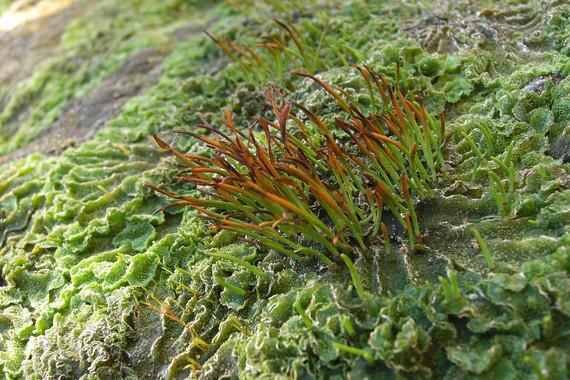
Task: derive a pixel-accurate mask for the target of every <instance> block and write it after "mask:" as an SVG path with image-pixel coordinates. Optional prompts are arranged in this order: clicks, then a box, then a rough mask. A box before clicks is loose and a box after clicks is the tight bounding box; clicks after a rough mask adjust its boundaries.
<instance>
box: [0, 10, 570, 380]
mask: <svg viewBox="0 0 570 380" xmlns="http://www.w3.org/2000/svg"><path fill="white" fill-rule="evenodd" d="M73 6H75V7H80V8H77V9H76V11H74V12H75V13H71V12H70V13H69V17H71V18H70V19H67V20H66V25H67V26H66V27H65V29H64V30H63V31H62V34H61V36H60V38H59V40H58V43H57V47H56V48H54V51H53V52H52V53H51V54H49V55H45V56H43V57H42V60H41V61H39V62H38V63H37V65H35V66H34V67H33V69H32V70H31V71H30V72H27V73H25V75H24V74H22V75H21V79H19V80H18V82H17V83H10V84H9V85H8V84H5V83H4V84H2V86H1V87H0V153H2V156H0V159H1V161H0V162H2V166H1V168H0V269H1V276H0V369H1V371H0V372H1V373H3V374H4V377H5V378H7V379H8V378H31V379H46V378H84V379H87V378H89V379H91V378H93V379H95V378H100V379H110V378H115V379H117V378H129V379H138V378H141V379H142V378H194V377H196V378H207V379H218V378H243V379H260V378H261V379H262V378H267V379H280V378H283V379H285V378H323V379H325V378H331V379H333V378H334V379H345V378H361V379H365V378H366V379H396V378H397V379H408V378H410V379H412V378H413V379H415V378H418V379H420V378H423V379H425V378H445V379H454V378H462V379H471V378H477V379H498V378H500V379H515V378H516V379H565V378H568V377H569V375H570V371H569V365H570V363H569V354H570V353H569V349H570V337H569V334H570V318H569V317H570V293H569V292H568V289H570V281H569V277H568V271H569V270H570V257H569V251H568V250H569V247H570V229H569V227H568V226H569V225H570V192H569V191H568V181H569V179H570V176H569V174H568V173H569V172H570V166H569V165H568V160H569V157H570V135H569V134H570V96H569V94H570V79H569V77H568V74H569V73H570V11H569V9H568V4H566V2H564V1H554V0H550V1H504V2H501V3H500V4H498V3H495V2H488V1H459V2H457V1H454V2H452V1H404V2H400V1H374V2H372V1H362V0H353V1H334V0H328V1H326V0H313V1H307V2H302V1H293V0H283V1H273V0H265V1H261V0H258V1H254V2H251V1H245V0H244V1H237V0H235V1H226V2H224V1H178V0H167V1H162V0H161V1H158V0H152V1H148V0H147V1H137V0H125V1H121V2H116V1H110V0H108V1H98V2H92V1H87V0H85V1H78V2H76V4H74V5H73ZM81 7H84V8H81ZM65 15H66V14H65V13H61V14H60V16H59V17H64V16H65ZM72 15H73V16H72ZM54 17H56V16H54ZM66 17H67V16H66ZM274 19H275V20H277V21H275V20H274ZM288 23H290V24H288ZM283 25H286V27H283ZM24 27H25V26H22V27H21V28H24ZM287 28H289V29H287ZM202 30H207V31H208V33H209V34H210V36H211V37H210V36H208V35H206V34H205V33H202ZM287 30H290V32H288V31H287ZM24 32H26V31H25V30H23V29H18V30H12V31H5V32H2V33H5V34H4V35H3V37H2V38H4V39H6V41H8V40H9V39H10V38H14V40H13V41H20V42H21V41H23V40H17V39H16V36H20V35H23V34H22V33H24ZM27 32H29V33H32V31H27ZM18 33H20V34H18ZM24 34H25V33H24ZM292 35H293V36H296V37H297V38H298V41H296V40H294V39H293V38H292V37H291V36H292ZM272 38H273V39H272ZM216 41H217V43H216ZM227 41H229V42H227ZM276 41H277V42H276ZM296 42H298V43H299V45H300V46H302V48H299V45H297V44H296ZM278 43H282V44H283V49H281V48H280V47H279V44H278ZM232 44H235V45H232ZM224 47H225V48H226V50H224ZM248 49H250V50H251V51H252V52H253V53H254V54H252V53H251V52H250V50H248ZM303 49H304V50H303ZM240 51H241V52H240ZM228 52H229V53H231V55H233V57H231V56H230V54H228ZM350 64H356V65H359V66H361V67H364V65H366V66H368V67H370V68H371V70H374V71H375V72H378V73H381V74H382V75H383V76H384V77H386V78H387V80H388V81H389V84H390V85H392V86H394V85H395V84H396V83H397V84H398V85H399V86H401V88H402V89H403V90H404V91H405V92H406V94H407V95H410V96H411V95H412V94H416V95H421V97H422V99H423V104H424V105H425V108H426V110H427V112H429V113H430V114H433V115H438V114H440V113H443V115H444V117H445V122H446V123H445V124H446V130H447V131H452V132H453V134H452V135H450V136H449V150H448V155H447V157H446V166H445V170H443V171H442V173H438V176H437V180H436V181H434V182H433V183H432V184H430V185H431V187H432V189H433V192H434V194H435V196H434V197H433V198H432V197H427V198H425V199H420V198H419V197H418V196H417V194H412V195H413V198H414V199H413V202H414V206H415V207H414V208H415V212H416V214H417V218H418V221H419V228H420V230H421V237H419V240H418V242H420V243H421V249H413V247H410V241H409V237H408V233H407V231H406V230H405V229H404V228H403V227H402V225H401V223H400V222H399V221H398V220H397V217H395V216H394V215H393V213H391V212H390V210H388V209H387V208H386V210H385V212H384V215H383V219H382V221H383V222H384V223H385V224H386V226H387V233H388V239H383V238H382V236H381V234H379V235H378V237H377V238H376V239H367V240H366V241H365V242H366V247H365V249H361V248H358V247H356V250H355V251H354V252H351V253H350V257H351V258H352V261H353V262H354V266H355V269H356V272H357V273H358V276H359V278H360V280H361V281H362V286H363V288H364V292H363V295H362V297H359V294H358V293H359V292H358V289H357V286H356V285H355V284H354V277H353V276H351V273H350V271H349V270H348V268H347V267H346V266H345V265H344V264H343V262H342V261H341V260H336V261H335V263H336V265H334V266H328V265H326V264H325V263H324V262H323V261H322V260H319V259H318V258H315V257H313V256H307V257H304V258H303V259H302V260H295V259H292V258H289V257H288V256H286V255H284V254H283V253H280V252H276V251H274V250H272V249H268V248H265V247H262V246H256V245H252V244H249V243H247V242H243V241H242V240H239V239H238V236H236V234H234V233H232V232H230V231H223V230H219V229H218V228H216V227H215V226H210V225H209V223H208V221H204V220H202V219H200V218H199V217H198V215H199V213H198V212H197V211H196V210H192V209H191V208H189V207H172V208H169V209H167V210H165V211H164V212H160V213H157V214H154V215H153V213H154V211H156V210H157V209H159V208H161V207H163V206H165V205H167V204H168V203H170V202H171V200H169V199H168V198H167V197H165V196H163V195H161V194H159V193H156V192H154V191H153V190H151V189H150V188H148V187H145V186H144V185H145V184H151V185H153V186H157V187H159V188H161V189H163V190H166V191H169V192H172V193H176V194H182V195H184V196H189V197H197V198H200V197H203V198H207V197H208V195H207V194H203V193H201V192H200V191H199V190H198V189H197V188H196V186H194V185H192V184H189V183H184V182H180V181H177V180H176V179H175V177H176V176H177V173H178V171H179V167H178V166H177V161H176V160H175V159H174V158H173V157H172V156H171V155H170V154H168V153H167V152H165V151H164V150H161V149H159V147H158V146H157V145H156V143H155V142H154V141H153V139H152V135H153V134H157V135H158V136H160V138H161V139H162V140H164V141H165V142H166V143H168V144H170V145H171V146H173V147H175V148H176V149H177V150H178V151H181V152H184V153H188V154H192V155H200V156H204V157H212V150H211V149H210V148H208V147H207V146H206V144H204V142H203V141H201V140H200V139H198V138H195V137H188V136H181V137H180V136H179V137H175V136H176V134H174V133H172V130H175V129H183V130H187V131H192V132H195V133H200V134H202V135H201V136H204V137H206V138H212V135H211V134H207V133H206V132H205V131H204V129H199V128H196V125H197V124H204V121H206V122H207V123H209V124H211V125H212V126H213V127H215V128H217V129H220V130H223V131H224V132H226V133H231V131H230V130H229V129H228V128H225V127H223V125H222V123H221V122H220V119H223V120H225V119H224V118H225V115H224V112H223V111H224V110H229V111H231V113H232V115H233V122H234V123H235V125H236V127H237V128H239V129H240V130H242V131H246V132H247V128H248V126H250V125H251V124H252V123H253V117H259V116H263V117H265V118H267V119H268V120H271V121H274V119H275V115H273V110H271V106H270V105H268V104H267V103H268V100H267V97H266V92H265V91H266V89H272V88H273V87H272V86H275V88H276V89H279V91H280V92H281V93H282V94H283V95H284V98H285V100H286V101H287V102H290V103H291V104H293V103H298V104H300V105H302V106H303V107H305V108H307V109H308V110H310V111H311V112H313V113H314V114H315V115H317V116H318V117H319V118H320V119H321V120H322V121H323V122H324V123H325V124H326V125H327V126H328V127H329V128H330V129H331V131H332V132H331V133H332V135H333V136H334V137H335V139H336V141H337V142H338V144H339V145H340V146H341V147H343V148H344V149H347V150H348V151H352V150H351V149H352V148H354V147H351V142H350V139H348V138H347V135H346V134H344V133H343V132H342V131H341V130H340V129H338V128H337V129H334V128H335V118H342V117H345V116H343V110H342V109H341V105H340V103H337V102H336V100H335V98H334V97H333V96H331V94H330V93H329V92H327V91H326V90H325V89H324V88H323V87H322V86H319V85H318V84H316V83H315V81H313V80H311V79H310V78H306V77H303V76H300V75H292V74H291V72H295V71H296V72H307V73H310V74H312V75H316V77H317V78H318V79H319V80H321V81H323V82H324V83H326V84H328V85H329V86H331V87H334V88H340V89H342V90H343V91H344V94H343V97H344V99H347V102H348V101H349V102H353V103H354V104H357V105H358V106H359V107H360V109H362V110H366V112H370V111H373V112H384V109H383V108H382V107H383V106H382V105H381V97H380V96H379V94H378V93H375V95H374V96H375V98H374V99H373V97H372V96H371V90H370V88H369V86H368V85H367V82H366V80H365V79H364V77H363V75H362V74H361V73H360V72H359V70H357V69H356V68H355V67H352V66H350ZM398 65H399V71H398V70H397V66H398ZM22 67H24V66H22ZM398 74H399V78H397V75H398ZM2 83H3V82H2ZM113 99H114V100H113ZM293 108H294V107H292V109H293ZM297 111H299V109H295V113H296V114H297V116H298V117H300V118H301V119H303V121H305V122H307V125H310V123H309V122H308V119H307V118H306V117H305V118H303V117H302V115H303V114H302V113H301V112H299V113H297ZM292 112H293V111H292ZM272 115H273V116H272ZM272 117H273V119H271V118H272ZM438 120H439V119H438ZM275 122H277V121H275ZM290 127H291V128H293V127H294V126H292V124H291V125H290ZM291 130H293V129H291ZM309 132H310V133H313V134H314V135H315V136H318V132H315V130H313V131H309ZM254 133H256V134H257V136H258V139H263V136H264V133H263V130H262V129H261V128H258V129H254ZM323 140H324V139H323ZM327 173H328V172H327V171H326V170H323V171H322V173H321V174H322V175H323V176H326V175H327ZM444 173H445V174H444ZM489 173H492V174H489ZM503 191H504V194H503ZM318 206H319V205H318V204H317V202H315V206H314V207H315V209H317V207H318ZM221 212H223V210H221ZM325 222H327V221H326V220H325ZM475 231H476V232H475ZM477 233H479V239H478V236H476V234H477ZM416 238H418V237H416ZM386 240H388V241H389V242H390V246H391V250H390V253H389V254H388V253H386V249H385V248H386V246H385V243H386ZM298 243H299V244H301V245H304V246H307V247H310V248H312V249H316V250H319V251H321V252H323V253H324V254H325V255H329V254H328V253H327V252H326V250H325V249H324V248H323V247H322V246H321V245H319V244H317V243H316V242H315V241H313V240H310V239H307V238H306V237H300V238H299V241H298ZM485 245H486V246H487V247H485ZM355 246H356V243H355ZM227 256H232V257H234V258H237V259H239V260H237V259H233V260H228V259H226V258H224V257H227ZM329 256H330V255H329ZM489 258H490V259H491V261H492V264H491V263H490V261H489ZM244 261H245V262H246V263H249V264H251V265H253V266H255V267H256V268H257V270H259V271H260V272H261V273H262V274H261V275H258V274H255V273H253V272H252V271H251V270H250V269H248V265H244V264H243V262H244ZM240 262H241V263H242V264H240Z"/></svg>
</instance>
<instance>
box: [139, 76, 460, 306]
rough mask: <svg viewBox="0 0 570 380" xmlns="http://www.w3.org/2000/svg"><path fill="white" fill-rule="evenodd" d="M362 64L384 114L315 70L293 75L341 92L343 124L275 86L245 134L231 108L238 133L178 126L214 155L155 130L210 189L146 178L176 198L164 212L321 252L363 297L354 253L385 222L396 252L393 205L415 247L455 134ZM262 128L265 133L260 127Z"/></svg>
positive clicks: (187, 174)
mask: <svg viewBox="0 0 570 380" xmlns="http://www.w3.org/2000/svg"><path fill="white" fill-rule="evenodd" d="M355 67H356V68H357V69H358V70H359V71H360V73H361V74H362V76H363V78H364V80H365V82H366V84H367V86H368V89H369V91H370V97H371V100H372V101H373V103H374V101H375V99H376V98H375V91H374V88H373V86H374V87H376V89H377V91H378V92H379V94H380V98H381V99H382V103H383V108H384V109H385V111H384V113H376V110H377V109H378V108H379V107H378V105H374V107H373V111H372V112H370V113H369V114H368V116H365V115H364V113H363V112H361V111H360V110H359V108H358V106H357V103H356V102H354V100H353V99H352V98H351V97H350V96H349V94H348V93H347V92H346V91H345V90H343V89H340V88H337V89H333V88H331V87H330V86H328V85H327V84H325V83H324V82H322V81H321V80H319V79H317V78H316V77H314V76H312V75H310V74H306V73H294V74H296V75H300V76H303V77H308V78H311V79H312V80H313V81H315V82H316V83H318V84H319V85H320V86H321V87H322V88H323V89H324V90H325V91H326V92H328V93H329V94H330V95H332V97H333V98H334V99H336V101H337V103H338V105H339V106H340V108H341V109H342V110H344V112H345V114H346V115H345V116H346V118H344V119H341V118H338V117H337V118H336V119H335V123H334V125H329V126H327V125H326V123H325V122H323V120H322V119H320V118H319V117H318V116H317V115H315V114H314V113H313V112H311V111H310V110H309V109H307V108H305V107H304V106H302V105H300V104H297V103H288V102H286V101H285V99H284V97H283V95H282V94H281V93H280V92H279V91H278V90H277V89H276V88H273V89H272V90H270V89H266V91H265V94H266V97H267V100H268V106H270V107H271V108H272V110H273V115H274V118H275V119H274V120H273V121H272V120H268V119H266V118H264V117H261V116H260V117H256V118H255V119H254V120H255V122H254V123H253V124H252V125H251V126H250V127H249V130H248V131H247V132H242V131H240V130H239V129H238V128H237V127H236V126H235V125H234V122H233V120H232V115H231V113H230V112H229V111H225V116H226V118H225V120H221V122H222V124H224V125H225V126H226V127H227V128H228V129H229V130H231V134H226V133H224V132H223V131H222V130H220V129H216V128H214V127H212V126H211V125H210V124H209V123H207V122H206V121H204V120H203V124H201V125H199V127H200V128H203V129H205V130H206V131H209V132H210V133H212V134H213V135H214V136H215V138H209V137H205V136H203V135H200V134H197V133H194V132H190V131H185V130H176V131H175V132H176V133H180V134H184V135H189V136H192V137H194V138H196V139H198V140H200V141H202V142H203V143H204V144H206V145H207V146H208V147H209V148H211V149H212V156H211V157H202V156H197V155H190V154H182V153H180V152H178V151H176V150H175V149H173V148H172V147H171V146H169V145H168V144H167V143H165V142H164V141H163V140H161V139H160V138H159V137H158V136H156V135H155V136H154V139H155V140H156V142H157V144H158V146H159V147H160V148H162V149H165V150H168V151H170V152H171V153H172V154H173V155H174V156H176V157H177V158H178V159H179V160H180V161H181V166H182V167H183V170H181V171H180V172H179V173H178V177H177V179H178V180H179V181H184V182H189V183H191V184H193V185H196V186H197V187H198V189H199V190H200V191H201V192H203V193H204V194H205V195H206V197H203V198H195V197H189V196H183V195H177V194H174V193H171V192H169V191H166V190H162V189H159V188H157V187H155V186H153V185H146V186H148V187H150V188H152V189H154V190H155V191H157V192H160V193H162V194H165V195H167V196H169V197H171V198H174V199H176V200H177V201H176V202H175V203H172V204H169V205H167V206H164V207H162V208H160V209H159V210H157V211H156V212H160V211H162V210H164V209H167V208H169V207H173V206H190V207H192V208H194V209H196V210H198V211H199V212H200V215H199V217H200V218H202V219H205V220H207V221H209V222H211V223H213V224H214V225H216V226H218V227H219V228H221V229H224V230H229V231H233V232H236V233H237V234H238V235H239V236H241V239H242V240H245V241H247V242H251V243H254V244H256V245H260V246H264V247H266V248H268V249H273V250H275V251H278V252H281V253H283V254H285V255H287V256H289V257H292V258H294V259H301V258H302V257H303V256H306V255H312V256H316V257H318V258H319V259H321V260H322V261H323V262H325V263H326V264H328V265H333V260H336V261H339V259H340V260H342V261H343V262H344V263H345V265H346V266H347V267H348V269H349V270H350V273H351V275H352V277H353V280H354V283H355V287H356V289H357V291H358V293H359V296H361V297H362V296H363V295H362V286H361V285H360V281H359V280H358V275H357V273H356V270H355V269H354V265H353V264H352V261H351V260H350V258H349V257H348V256H347V255H346V253H351V252H354V251H355V250H356V249H355V247H360V248H361V249H366V248H367V244H366V243H365V241H366V239H371V238H374V237H376V236H377V235H378V233H379V231H380V230H381V229H382V231H383V234H384V240H385V244H386V245H387V250H389V246H388V238H387V229H386V226H385V225H384V223H383V222H382V214H383V210H384V209H385V208H386V209H387V210H388V209H389V210H390V211H391V212H392V214H393V215H394V216H395V217H396V218H397V219H398V220H399V221H400V223H401V224H402V226H403V227H404V228H405V229H406V230H407V231H408V236H409V239H410V246H411V247H414V238H415V237H418V236H420V227H419V224H418V218H417V215H416V212H415V209H414V199H416V200H417V199H424V198H426V197H434V194H433V191H432V190H431V188H430V184H431V183H433V182H435V181H436V180H437V178H438V175H439V173H443V172H444V170H445V169H444V168H445V153H446V151H447V147H446V145H447V144H449V139H450V137H451V134H446V131H445V122H444V119H443V115H441V116H440V120H439V122H438V121H437V120H436V118H435V117H433V116H432V115H430V114H428V113H427V112H426V110H425V108H424V106H423V103H422V101H421V98H420V97H417V98H416V100H417V102H416V101H415V100H408V99H406V98H405V97H404V95H403V93H402V91H401V90H400V89H399V88H398V86H397V85H396V86H395V88H392V87H391V86H390V85H389V84H388V81H387V80H386V79H385V78H384V77H383V76H382V75H380V74H378V73H377V72H375V71H373V70H371V69H370V68H369V67H366V66H364V68H362V67H358V66H355ZM398 72H399V70H398ZM341 94H343V95H344V96H346V97H347V99H346V100H345V99H344V98H343V97H342V96H341ZM278 103H280V104H278ZM293 109H296V110H298V111H299V112H298V113H299V114H300V115H295V113H294V112H293ZM301 115H302V116H301ZM310 124H312V125H310ZM333 128H334V129H336V130H333ZM255 129H258V130H259V129H260V130H261V131H260V132H259V133H255V132H254V130H255ZM333 131H334V132H335V135H338V134H340V135H342V134H343V133H342V132H344V137H345V138H346V139H349V140H350V143H349V144H348V145H350V146H352V147H353V149H351V150H352V151H353V152H352V153H351V152H349V151H348V150H347V149H345V148H343V146H341V145H339V144H338V143H337V142H336V141H335V138H334V137H333V133H332V132H333ZM341 131H342V132H341ZM244 236H246V237H244ZM302 238H304V240H303V239H302ZM307 241H313V242H316V243H318V244H319V245H320V246H321V247H323V248H324V249H325V250H326V254H325V253H322V252H321V251H319V250H317V249H314V248H310V247H308V246H307V245H308V244H306V243H307Z"/></svg>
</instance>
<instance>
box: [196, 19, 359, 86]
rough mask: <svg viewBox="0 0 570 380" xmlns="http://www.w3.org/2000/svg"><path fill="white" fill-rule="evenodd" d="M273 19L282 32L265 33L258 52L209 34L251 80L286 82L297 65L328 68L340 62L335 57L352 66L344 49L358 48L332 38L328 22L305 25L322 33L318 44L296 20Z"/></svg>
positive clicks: (316, 69) (306, 69) (312, 70)
mask: <svg viewBox="0 0 570 380" xmlns="http://www.w3.org/2000/svg"><path fill="white" fill-rule="evenodd" d="M273 21H274V22H275V23H276V24H277V25H278V26H279V29H280V33H276V34H274V35H267V36H264V37H263V38H262V40H261V41H260V42H258V43H256V47H257V48H258V49H257V52H256V50H254V49H252V48H250V47H248V46H244V47H243V48H241V47H239V46H238V45H237V44H235V43H234V42H232V41H229V40H218V39H216V38H215V37H214V36H212V35H211V34H210V33H208V32H206V34H207V35H208V36H209V37H210V38H211V39H212V40H213V41H214V42H215V43H216V44H217V45H218V46H220V48H222V50H223V51H224V52H225V53H226V54H227V55H228V56H229V57H231V58H232V59H233V61H234V62H235V63H236V64H237V65H238V66H239V67H240V69H241V71H242V72H243V73H244V76H245V80H246V82H248V83H250V84H257V83H266V82H267V81H269V80H279V82H280V83H284V81H285V74H286V73H289V72H290V71H291V70H293V69H297V70H303V71H304V72H306V73H315V72H319V71H324V70H327V69H328V68H330V67H334V66H336V62H333V61H335V60H337V58H338V60H339V61H340V62H341V63H342V64H344V65H346V66H348V62H347V61H346V59H345V58H344V53H346V52H348V53H350V54H354V50H353V49H351V48H350V47H349V46H348V45H346V44H344V43H342V42H340V41H337V40H333V39H331V38H328V37H327V26H326V24H325V27H324V29H323V30H319V29H318V28H316V27H315V26H312V25H306V26H305V29H306V28H309V29H310V30H303V32H305V33H310V34H314V35H320V39H319V43H318V44H317V45H316V46H314V45H313V43H309V42H308V41H307V38H306V37H305V36H304V34H303V33H300V32H299V30H298V29H297V27H295V25H293V24H292V23H285V22H282V21H279V20H277V19H274V20H273ZM325 45H326V49H324V48H325ZM323 50H326V52H325V51H323Z"/></svg>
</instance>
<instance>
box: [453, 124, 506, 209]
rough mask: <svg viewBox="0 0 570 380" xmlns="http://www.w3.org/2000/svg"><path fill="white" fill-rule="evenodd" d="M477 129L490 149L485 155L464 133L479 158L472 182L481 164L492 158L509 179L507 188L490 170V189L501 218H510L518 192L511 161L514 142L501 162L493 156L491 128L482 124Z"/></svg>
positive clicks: (463, 133)
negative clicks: (514, 196) (512, 205)
mask: <svg viewBox="0 0 570 380" xmlns="http://www.w3.org/2000/svg"><path fill="white" fill-rule="evenodd" d="M477 127H478V128H479V130H481V132H482V133H483V136H484V137H485V140H486V142H487V145H488V149H487V151H486V152H485V154H483V153H482V152H481V150H480V149H479V148H478V147H477V145H476V144H475V142H474V141H473V139H471V137H469V135H467V134H466V133H465V132H462V135H463V137H464V138H465V141H467V144H468V145H469V146H470V148H471V150H472V151H473V154H474V155H476V156H477V157H478V161H477V162H476V163H475V167H474V168H473V174H472V178H471V179H472V180H475V177H476V175H477V173H478V170H479V163H480V162H488V159H487V157H489V158H490V160H491V161H493V162H495V163H496V164H497V165H498V166H499V169H500V170H501V171H502V172H503V173H504V174H505V175H506V176H507V177H508V181H507V186H505V185H504V184H503V181H502V180H501V178H500V177H499V175H498V174H497V173H495V172H494V171H493V170H488V171H487V174H488V176H489V189H490V191H491V194H493V198H494V200H495V203H496V204H497V209H498V212H499V215H500V216H503V217H508V216H509V215H510V214H511V211H512V207H511V203H512V200H513V194H514V192H515V190H516V184H517V183H516V178H515V167H514V164H513V162H512V160H511V157H512V152H513V147H514V141H513V142H511V144H510V145H509V147H508V149H507V152H506V154H505V157H504V158H503V159H502V160H501V159H499V158H498V157H495V156H493V151H494V143H493V134H492V132H491V130H490V129H489V126H488V125H487V123H485V122H481V123H479V124H477Z"/></svg>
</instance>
